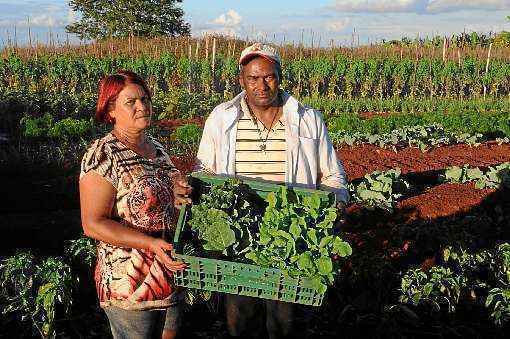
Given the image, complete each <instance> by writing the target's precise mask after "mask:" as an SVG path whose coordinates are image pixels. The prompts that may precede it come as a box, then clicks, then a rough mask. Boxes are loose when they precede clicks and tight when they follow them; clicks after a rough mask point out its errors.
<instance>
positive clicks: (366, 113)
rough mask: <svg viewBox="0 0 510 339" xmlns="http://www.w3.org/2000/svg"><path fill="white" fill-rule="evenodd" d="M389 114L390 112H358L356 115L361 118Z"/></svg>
mask: <svg viewBox="0 0 510 339" xmlns="http://www.w3.org/2000/svg"><path fill="white" fill-rule="evenodd" d="M390 114H391V112H359V113H358V116H359V117H360V118H363V119H370V118H373V117H386V116H388V115H390Z"/></svg>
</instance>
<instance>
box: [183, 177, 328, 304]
mask: <svg viewBox="0 0 510 339" xmlns="http://www.w3.org/2000/svg"><path fill="white" fill-rule="evenodd" d="M226 179H227V178H221V177H216V176H209V175H204V174H197V173H194V174H192V181H191V182H192V185H193V186H194V187H195V188H196V189H198V190H199V191H200V190H201V189H202V188H203V187H205V186H208V185H218V184H221V183H223V182H224V181H225V180H226ZM243 182H244V184H247V185H248V186H249V187H250V188H252V189H253V190H254V191H255V192H256V193H257V194H258V195H259V196H260V197H262V198H265V197H267V195H268V194H269V193H270V192H277V191H278V190H279V189H280V187H281V186H280V185H276V184H269V183H263V182H259V181H250V180H246V181H243ZM293 191H294V192H295V193H296V194H297V195H300V196H309V195H312V194H317V195H318V196H319V198H320V199H321V200H322V201H328V202H330V203H331V204H333V203H334V202H335V196H334V195H333V194H331V193H329V192H324V191H318V190H311V189H302V188H295V189H293ZM190 211H191V208H190V207H189V206H186V208H183V209H181V212H180V215H179V220H178V223H177V228H176V232H175V236H174V256H175V258H176V259H179V260H182V261H184V262H186V263H187V264H188V267H187V268H186V269H185V270H183V271H179V272H177V273H176V274H175V282H176V284H177V285H178V286H183V287H189V288H195V289H201V290H207V291H215V292H223V293H230V294H237V295H244V296H250V297H256V298H263V299H270V300H279V301H285V302H293V303H298V304H305V305H313V306H320V305H321V304H322V300H323V298H324V294H325V293H324V292H323V291H320V290H319V289H317V288H316V284H314V282H313V280H312V279H309V278H304V277H297V278H293V277H290V276H289V275H288V274H286V273H284V272H283V271H282V270H280V269H276V268H265V267H260V266H256V265H251V264H246V263H239V262H232V261H226V260H219V259H213V258H205V257H199V256H191V255H186V254H185V253H184V252H185V251H184V241H183V240H182V238H183V234H184V232H187V231H188V230H189V228H190V226H189V223H188V221H189V219H190Z"/></svg>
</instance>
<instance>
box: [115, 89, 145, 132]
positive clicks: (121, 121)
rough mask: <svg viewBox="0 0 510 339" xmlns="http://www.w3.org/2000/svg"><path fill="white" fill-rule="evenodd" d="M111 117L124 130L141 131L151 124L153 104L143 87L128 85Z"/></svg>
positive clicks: (121, 93) (120, 95) (117, 100)
mask: <svg viewBox="0 0 510 339" xmlns="http://www.w3.org/2000/svg"><path fill="white" fill-rule="evenodd" d="M110 116H111V117H112V118H114V119H115V126H116V127H118V128H120V129H123V130H132V131H140V130H144V129H146V128H147V127H149V126H150V124H151V116H152V104H151V100H150V99H149V96H148V95H147V93H145V91H144V89H143V87H141V86H139V85H136V84H128V85H126V86H125V87H124V89H122V91H120V93H119V95H118V96H117V99H116V100H115V105H114V107H113V110H112V111H111V112H110Z"/></svg>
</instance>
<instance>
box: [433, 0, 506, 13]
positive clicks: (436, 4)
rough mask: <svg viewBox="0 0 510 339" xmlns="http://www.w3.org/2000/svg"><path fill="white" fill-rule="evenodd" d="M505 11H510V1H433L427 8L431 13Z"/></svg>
mask: <svg viewBox="0 0 510 339" xmlns="http://www.w3.org/2000/svg"><path fill="white" fill-rule="evenodd" d="M505 9H510V0H431V1H430V2H429V4H428V6H427V12H429V13H439V12H449V11H458V10H505Z"/></svg>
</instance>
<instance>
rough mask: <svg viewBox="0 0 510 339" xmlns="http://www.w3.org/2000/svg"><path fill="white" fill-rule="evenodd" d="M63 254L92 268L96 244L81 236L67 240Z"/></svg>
mask: <svg viewBox="0 0 510 339" xmlns="http://www.w3.org/2000/svg"><path fill="white" fill-rule="evenodd" d="M65 253H66V256H68V257H70V258H74V259H75V260H77V261H79V262H82V263H85V264H86V265H87V266H88V267H92V265H93V264H94V262H95V261H96V257H97V244H96V241H95V240H94V239H92V238H89V237H85V236H83V237H81V238H79V239H75V240H69V243H68V246H67V247H66V248H65Z"/></svg>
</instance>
